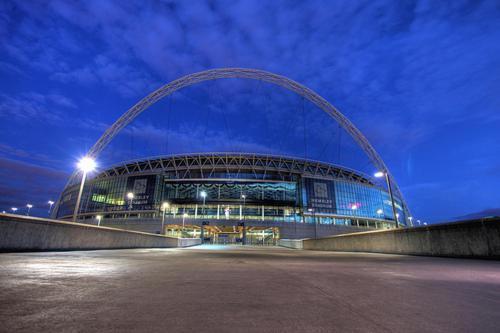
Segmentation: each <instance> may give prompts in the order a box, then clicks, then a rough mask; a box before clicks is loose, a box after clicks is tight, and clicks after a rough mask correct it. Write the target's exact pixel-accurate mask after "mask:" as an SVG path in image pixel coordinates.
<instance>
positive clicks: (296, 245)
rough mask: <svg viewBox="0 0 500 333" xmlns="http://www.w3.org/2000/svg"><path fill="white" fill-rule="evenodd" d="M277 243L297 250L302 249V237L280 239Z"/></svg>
mask: <svg viewBox="0 0 500 333" xmlns="http://www.w3.org/2000/svg"><path fill="white" fill-rule="evenodd" d="M278 245H279V246H282V247H288V248H291V249H298V250H302V249H303V246H304V245H303V240H302V239H280V240H278Z"/></svg>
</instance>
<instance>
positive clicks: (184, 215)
mask: <svg viewBox="0 0 500 333" xmlns="http://www.w3.org/2000/svg"><path fill="white" fill-rule="evenodd" d="M186 217H188V213H184V214H182V233H183V234H184V226H185V224H184V221H185V219H186Z"/></svg>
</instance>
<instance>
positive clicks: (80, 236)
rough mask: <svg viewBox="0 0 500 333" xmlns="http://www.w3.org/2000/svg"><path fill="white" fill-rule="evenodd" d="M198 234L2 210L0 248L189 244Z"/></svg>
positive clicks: (122, 246)
mask: <svg viewBox="0 0 500 333" xmlns="http://www.w3.org/2000/svg"><path fill="white" fill-rule="evenodd" d="M198 244H201V240H200V239H199V238H194V239H192V238H174V237H165V236H162V235H155V234H148V233H144V232H137V231H128V230H119V229H114V228H108V227H97V226H92V225H88V224H79V223H72V222H62V221H58V220H50V219H42V218H36V217H28V216H21V215H13V214H0V251H1V252H14V251H50V250H52V251H62V250H64V251H66V250H97V249H130V248H167V247H186V246H193V245H198Z"/></svg>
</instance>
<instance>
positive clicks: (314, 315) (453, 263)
mask: <svg viewBox="0 0 500 333" xmlns="http://www.w3.org/2000/svg"><path fill="white" fill-rule="evenodd" d="M0 269H1V270H0V331H2V332H41V331H44V332H64V331H71V332H97V331H99V332H106V331H114V332H132V331H143V332H160V331H162V332H193V331H198V332H235V331H236V332H499V331H500V262H498V261H497V262H495V261H481V260H461V259H443V258H426V257H411V256H396V255H381V254H355V253H331V252H330V253H329V252H313V251H298V250H288V249H282V248H255V247H249V248H241V247H203V246H202V247H195V248H190V249H164V250H163V249H162V250H114V251H111V250H109V251H86V252H51V253H23V254H0Z"/></svg>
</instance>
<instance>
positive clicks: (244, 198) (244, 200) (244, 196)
mask: <svg viewBox="0 0 500 333" xmlns="http://www.w3.org/2000/svg"><path fill="white" fill-rule="evenodd" d="M241 198H242V199H243V208H242V209H241V211H242V214H240V220H241V215H243V219H245V202H246V199H247V196H246V195H245V194H242V195H241Z"/></svg>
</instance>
